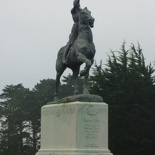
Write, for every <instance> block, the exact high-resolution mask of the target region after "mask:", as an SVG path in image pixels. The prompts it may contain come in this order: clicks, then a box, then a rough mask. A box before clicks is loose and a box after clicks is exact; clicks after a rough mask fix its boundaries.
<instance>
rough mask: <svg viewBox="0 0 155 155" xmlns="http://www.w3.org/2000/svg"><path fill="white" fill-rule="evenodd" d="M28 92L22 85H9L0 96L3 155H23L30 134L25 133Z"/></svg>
mask: <svg viewBox="0 0 155 155" xmlns="http://www.w3.org/2000/svg"><path fill="white" fill-rule="evenodd" d="M27 91H28V90H27V89H25V88H24V87H23V86H22V85H21V84H18V85H15V86H13V85H9V86H6V87H5V89H3V93H2V94H1V95H0V98H1V99H2V101H1V102H0V107H1V108H0V110H1V111H0V113H1V126H2V128H1V130H0V133H1V146H0V147H1V149H0V150H1V154H5V155H11V154H12V152H16V155H21V154H23V146H24V141H23V140H24V138H25V137H26V136H28V133H26V132H25V131H24V128H25V127H26V124H25V123H24V121H25V116H24V109H23V108H22V105H23V104H24V103H25V97H26V92H27Z"/></svg>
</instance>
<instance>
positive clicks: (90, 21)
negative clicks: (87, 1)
mask: <svg viewBox="0 0 155 155" xmlns="http://www.w3.org/2000/svg"><path fill="white" fill-rule="evenodd" d="M94 21H95V19H94V18H93V17H92V16H91V12H90V11H89V10H88V9H87V7H85V8H84V9H82V10H81V12H80V15H79V22H80V24H84V25H88V26H90V27H91V28H93V27H94Z"/></svg>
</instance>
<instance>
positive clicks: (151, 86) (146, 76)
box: [90, 43, 155, 155]
mask: <svg viewBox="0 0 155 155" xmlns="http://www.w3.org/2000/svg"><path fill="white" fill-rule="evenodd" d="M154 80H155V79H154V68H153V66H152V65H151V64H149V65H146V64H145V58H144V56H143V53H142V49H141V48H140V45H139V44H138V47H137V48H136V47H135V46H134V45H133V44H132V45H131V48H130V49H129V50H126V49H125V43H123V45H122V48H121V50H120V51H111V54H110V56H109V57H108V61H107V64H106V65H105V67H104V68H103V65H102V61H101V63H100V64H99V65H97V64H96V65H95V68H94V69H93V76H91V78H90V88H91V92H92V93H94V94H98V95H100V96H102V97H103V99H104V102H106V103H108V104H109V138H110V148H111V150H112V151H113V153H114V154H116V155H131V154H132V155H141V154H143V155H148V154H151V155H153V154H155V151H154V149H153V148H154V146H155V142H154V140H153V139H154V138H155V124H154V122H155V115H154V113H155V102H154V101H155V100H154V99H155V98H154V93H155V83H154Z"/></svg>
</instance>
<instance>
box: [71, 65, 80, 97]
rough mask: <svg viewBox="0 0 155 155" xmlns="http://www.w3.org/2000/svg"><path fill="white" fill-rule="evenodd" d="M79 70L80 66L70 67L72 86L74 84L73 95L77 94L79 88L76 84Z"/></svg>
mask: <svg viewBox="0 0 155 155" xmlns="http://www.w3.org/2000/svg"><path fill="white" fill-rule="evenodd" d="M79 70H80V67H76V68H74V69H72V71H73V76H72V80H73V86H74V95H76V94H79V89H78V85H77V77H78V75H79Z"/></svg>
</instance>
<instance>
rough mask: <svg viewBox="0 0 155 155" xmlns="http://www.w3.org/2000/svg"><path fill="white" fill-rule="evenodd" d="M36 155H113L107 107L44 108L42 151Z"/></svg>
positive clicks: (77, 104)
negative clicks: (109, 145) (110, 149)
mask: <svg viewBox="0 0 155 155" xmlns="http://www.w3.org/2000/svg"><path fill="white" fill-rule="evenodd" d="M36 155H112V153H110V151H109V149H108V105H107V104H105V103H103V102H98V103H95V102H72V103H67V104H66V103H65V104H63V103H62V104H54V105H45V106H43V107H42V111H41V148H40V150H39V151H38V153H37V154H36Z"/></svg>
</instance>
